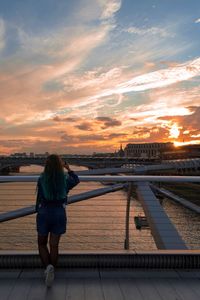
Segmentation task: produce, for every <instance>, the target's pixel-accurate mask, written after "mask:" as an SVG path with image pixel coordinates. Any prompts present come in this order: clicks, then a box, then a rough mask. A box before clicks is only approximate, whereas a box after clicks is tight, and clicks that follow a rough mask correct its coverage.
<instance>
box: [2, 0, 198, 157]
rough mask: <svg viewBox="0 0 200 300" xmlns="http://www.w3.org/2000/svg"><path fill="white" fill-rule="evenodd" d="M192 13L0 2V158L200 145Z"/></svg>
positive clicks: (155, 7)
mask: <svg viewBox="0 0 200 300" xmlns="http://www.w3.org/2000/svg"><path fill="white" fill-rule="evenodd" d="M199 32H200V3H198V1H195V0H191V1H190V2H189V1H186V0H173V1H172V0H168V1H158V0H141V1H139V2H138V1H135V0H134V1H131V0H122V1H120V0H94V1H90V0H77V1H73V2H72V1H67V0H59V1H56V0H52V1H48V0H41V1H39V2H36V1H25V0H21V1H19V0H13V1H12V5H11V4H10V3H9V2H5V1H0V67H1V68H0V70H1V71H0V88H1V95H0V103H1V109H0V130H1V136H0V145H1V146H0V154H9V153H13V152H32V151H33V152H36V153H37V152H46V151H48V152H57V153H65V152H66V153H82V154H84V153H93V152H102V151H104V152H114V151H115V150H117V149H118V148H119V145H120V144H121V143H122V144H123V145H126V144H128V143H149V142H173V143H175V145H181V144H187V143H200V125H199V119H200V106H199V92H200V87H199V79H200V55H199V48H200V45H199V44H200V41H199Z"/></svg>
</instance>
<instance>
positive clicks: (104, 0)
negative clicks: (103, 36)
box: [99, 0, 121, 19]
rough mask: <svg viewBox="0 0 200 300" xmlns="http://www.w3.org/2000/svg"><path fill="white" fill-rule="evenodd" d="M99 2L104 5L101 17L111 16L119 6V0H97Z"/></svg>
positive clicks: (107, 17)
mask: <svg viewBox="0 0 200 300" xmlns="http://www.w3.org/2000/svg"><path fill="white" fill-rule="evenodd" d="M99 3H100V4H101V5H102V6H104V10H103V12H102V15H101V19H109V18H111V17H112V16H113V15H114V14H115V13H116V12H117V11H118V10H119V9H120V7H121V0H99Z"/></svg>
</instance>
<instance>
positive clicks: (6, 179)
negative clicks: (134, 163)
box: [0, 175, 200, 183]
mask: <svg viewBox="0 0 200 300" xmlns="http://www.w3.org/2000/svg"><path fill="white" fill-rule="evenodd" d="M38 178H39V175H32V176H0V183H1V182H37V180H38ZM79 179H80V181H100V182H101V181H104V182H105V181H106V182H138V181H140V182H141V181H145V182H146V181H154V182H200V176H157V175H130V176H124V175H117V176H109V175H104V176H95V175H94V176H83V175H80V176H79Z"/></svg>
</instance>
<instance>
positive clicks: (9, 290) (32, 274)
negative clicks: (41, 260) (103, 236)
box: [0, 268, 200, 300]
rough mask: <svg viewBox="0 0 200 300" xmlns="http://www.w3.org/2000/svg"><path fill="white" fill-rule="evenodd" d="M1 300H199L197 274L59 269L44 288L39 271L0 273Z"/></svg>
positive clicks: (182, 271)
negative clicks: (48, 286)
mask: <svg viewBox="0 0 200 300" xmlns="http://www.w3.org/2000/svg"><path fill="white" fill-rule="evenodd" d="M0 295H1V298H0V299H1V300H13V299H14V300H25V299H26V300H33V299H35V300H36V299H48V300H54V299H55V300H58V299H59V300H62V299H63V300H64V299H70V300H73V299H75V300H77V299H79V300H87V299H90V300H132V299H134V300H144V299H145V300H151V299H152V300H157V299H158V300H163V299H170V300H188V299H190V300H199V299H200V270H177V269H172V270H163V269H162V270H158V269H157V270H154V269H151V270H147V269H139V270H138V269H121V268H120V269H81V268H78V269H67V270H66V269H58V270H57V272H56V277H55V281H54V284H53V286H52V287H51V288H46V286H45V284H44V278H43V271H42V269H34V270H33V269H14V270H12V269H4V270H1V271H0Z"/></svg>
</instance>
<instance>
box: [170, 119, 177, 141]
mask: <svg viewBox="0 0 200 300" xmlns="http://www.w3.org/2000/svg"><path fill="white" fill-rule="evenodd" d="M169 133H170V135H169V137H170V138H173V139H177V138H178V137H179V134H180V130H179V129H178V126H177V124H176V123H174V124H173V125H172V127H171V128H170V131H169Z"/></svg>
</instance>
